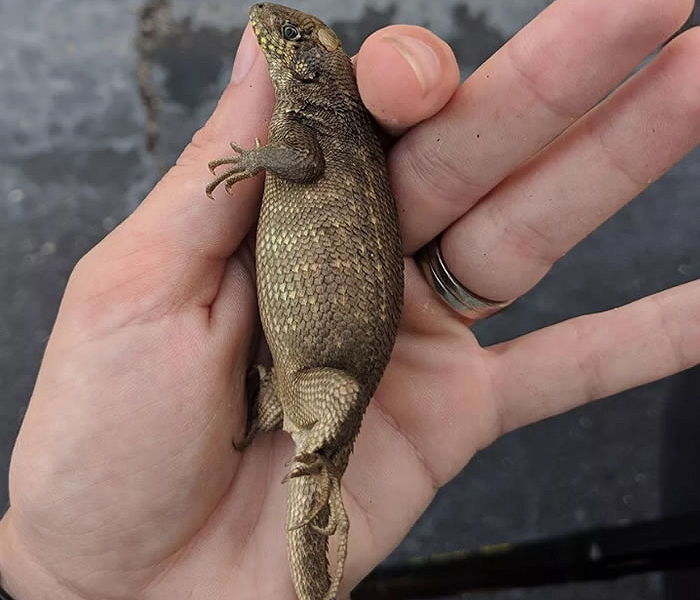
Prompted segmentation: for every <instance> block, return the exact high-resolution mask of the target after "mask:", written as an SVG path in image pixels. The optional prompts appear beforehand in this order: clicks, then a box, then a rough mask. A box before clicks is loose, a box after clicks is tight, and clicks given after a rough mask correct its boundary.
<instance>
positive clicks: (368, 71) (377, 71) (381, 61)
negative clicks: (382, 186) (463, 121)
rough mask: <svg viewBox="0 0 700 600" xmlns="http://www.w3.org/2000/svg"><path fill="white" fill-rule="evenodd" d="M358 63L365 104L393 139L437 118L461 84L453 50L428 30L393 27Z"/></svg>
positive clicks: (377, 36) (372, 41)
mask: <svg viewBox="0 0 700 600" xmlns="http://www.w3.org/2000/svg"><path fill="white" fill-rule="evenodd" d="M355 64H356V68H355V70H356V74H357V85H358V88H359V90H360V95H361V96H362V101H363V102H364V104H365V106H366V107H367V108H368V109H369V110H370V112H371V113H372V114H373V115H374V117H375V119H376V120H377V121H378V122H379V124H380V125H381V126H382V127H384V129H386V130H387V131H389V132H390V133H392V134H393V135H398V134H400V133H401V132H402V131H403V130H405V129H407V128H408V127H412V126H414V125H416V124H417V123H420V122H421V121H423V120H425V119H427V118H429V117H431V116H433V115H434V114H435V113H437V112H438V111H439V110H440V109H441V108H442V107H443V106H444V105H445V104H446V103H447V101H448V100H449V99H450V97H451V96H452V94H454V92H455V90H456V89H457V86H458V85H459V66H458V65H457V60H456V59H455V56H454V53H453V52H452V49H451V48H450V47H449V46H448V45H447V44H446V43H445V42H443V41H442V40H441V39H440V38H439V37H437V36H436V35H435V34H434V33H432V32H430V31H428V30H427V29H425V28H423V27H416V26H413V25H392V26H390V27H385V28H384V29H381V30H379V31H377V32H375V33H373V34H372V35H370V36H369V37H368V38H367V39H366V40H365V42H364V44H362V47H361V48H360V51H359V53H358V55H357V57H356V61H355ZM399 90H400V91H399Z"/></svg>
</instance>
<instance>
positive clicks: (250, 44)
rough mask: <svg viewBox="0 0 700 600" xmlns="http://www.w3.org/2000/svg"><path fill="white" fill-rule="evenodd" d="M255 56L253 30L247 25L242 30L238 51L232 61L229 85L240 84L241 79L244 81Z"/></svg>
mask: <svg viewBox="0 0 700 600" xmlns="http://www.w3.org/2000/svg"><path fill="white" fill-rule="evenodd" d="M257 56H258V43H257V41H256V40H255V36H254V35H253V29H252V28H251V26H250V25H247V26H246V28H245V29H244V30H243V35H242V36H241V42H240V44H238V51H237V52H236V58H235V60H234V61H233V70H232V71H231V83H234V84H235V83H240V82H241V81H243V79H245V77H246V75H248V73H249V72H250V69H251V67H252V66H253V63H254V62H255V59H256V58H257Z"/></svg>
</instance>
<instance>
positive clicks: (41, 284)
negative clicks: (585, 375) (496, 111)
mask: <svg viewBox="0 0 700 600" xmlns="http://www.w3.org/2000/svg"><path fill="white" fill-rule="evenodd" d="M248 4H249V3H248V2H242V1H240V0H226V1H221V0H198V1H195V0H172V1H167V0H159V1H154V0H141V1H137V0H122V1H121V2H113V1H112V0H26V1H23V2H13V1H12V0H0V15H1V17H0V82H1V83H0V107H2V109H0V140H2V143H0V390H1V394H2V396H1V398H2V400H1V401H0V505H5V504H6V502H7V485H6V479H7V477H6V474H7V468H8V465H9V460H10V453H11V448H12V445H13V442H14V438H15V436H16V433H17V430H18V427H19V424H20V422H21V419H22V415H23V412H24V410H25V407H26V404H27V401H28V399H29V396H30V394H31V391H32V386H33V381H34V378H35V376H36V372H37V369H38V366H39V362H40V359H41V355H42V351H43V348H44V345H45V343H46V340H47V338H48V335H49V332H50V330H51V326H52V323H53V320H54V318H55V314H56V310H57V307H58V303H59V300H60V298H61V294H62V290H63V288H64V285H65V282H66V279H67V277H68V275H69V273H70V271H71V269H72V267H73V265H74V264H75V262H76V261H77V260H78V259H79V258H80V257H81V256H82V255H83V254H84V253H85V252H86V251H87V250H89V249H90V248H91V247H92V246H93V245H94V244H96V243H97V242H98V241H99V240H100V239H101V238H102V237H103V236H104V235H105V234H106V233H108V232H109V231H110V230H111V229H113V228H114V227H115V225H116V224H117V223H119V222H120V221H121V220H122V219H124V217H125V216H126V215H128V214H129V213H130V212H131V211H132V210H133V209H134V208H135V207H136V206H137V204H138V203H139V202H140V200H141V199H142V198H143V196H144V195H145V194H146V193H147V192H148V190H149V189H150V188H151V187H152V185H153V184H154V182H155V181H156V180H157V178H158V177H159V175H160V174H161V172H162V170H163V169H164V168H165V167H166V166H167V165H169V164H170V163H171V162H172V161H174V159H175V158H176V156H177V155H178V153H179V152H180V151H181V149H182V148H183V146H184V145H185V144H186V143H187V142H188V141H189V139H190V137H191V136H192V134H193V133H194V131H195V130H196V129H197V128H198V127H199V126H200V125H201V124H202V123H203V122H204V120H205V119H206V117H207V116H208V115H209V113H210V112H211V110H212V109H213V107H214V104H215V101H216V99H217V98H218V95H219V94H220V92H221V90H222V89H223V87H224V85H225V83H226V81H227V79H228V77H229V74H230V68H231V62H232V59H233V55H234V52H235V48H236V45H237V43H238V39H239V36H240V34H241V32H242V29H243V26H244V24H245V22H246V18H247V6H248ZM547 4H548V2H547V1H546V0H440V1H431V0H401V1H400V2H399V1H398V0H375V1H372V2H370V1H369V0H343V1H342V2H339V1H338V2H333V1H328V0H297V2H296V3H295V5H296V6H297V7H299V8H301V9H304V10H308V11H310V12H315V13H316V14H318V15H319V16H321V17H322V18H323V19H324V20H326V21H328V22H329V23H330V24H331V25H332V26H333V27H334V28H335V29H336V31H338V32H339V34H340V35H341V37H342V38H343V40H344V43H345V46H346V49H347V50H348V51H349V52H355V51H356V50H357V48H358V47H359V44H360V43H361V41H362V40H363V39H364V38H365V37H366V36H367V35H368V34H369V33H371V32H372V31H374V30H375V29H377V28H380V27H382V26H384V25H387V24H389V23H396V22H403V23H413V24H418V25H425V26H427V27H429V28H431V29H432V30H433V31H435V32H436V33H437V34H439V35H440V36H442V37H443V38H444V39H446V40H447V41H448V42H449V43H450V44H451V45H452V48H453V49H454V51H455V53H456V55H457V58H458V60H459V61H460V65H461V69H462V73H463V75H464V76H467V75H468V74H469V73H470V72H471V71H472V70H474V68H475V67H476V66H478V65H479V64H480V63H481V62H482V61H483V60H484V59H485V58H486V57H488V56H489V55H490V54H491V53H492V52H494V50H496V49H497V48H498V47H499V46H501V45H502V44H503V43H504V42H505V41H506V40H508V39H509V38H510V37H511V36H512V35H513V34H514V33H516V32H517V31H518V29H520V28H521V27H522V26H523V25H525V24H526V23H527V22H528V21H529V20H530V19H531V18H532V17H534V16H535V15H536V14H537V13H538V12H539V11H540V10H542V9H543V8H544V7H545V6H546V5H547ZM699 22H700V10H699V9H698V8H697V7H696V9H695V13H694V16H693V17H692V18H691V23H695V24H698V23H699ZM689 25H690V24H689ZM699 200H700V151H699V150H697V149H696V151H695V152H694V153H692V154H691V155H690V156H688V157H687V158H686V159H685V160H683V161H682V162H681V163H680V164H678V165H677V166H676V167H675V168H674V169H673V170H672V171H671V172H670V173H668V174H667V175H666V176H665V177H663V178H662V179H661V180H660V181H659V182H657V183H655V184H654V185H653V186H652V187H651V188H650V189H649V190H648V191H647V192H645V193H644V194H642V195H641V196H640V197H639V198H637V199H636V200H635V201H634V202H633V203H631V204H630V205H629V206H628V207H627V208H625V209H623V210H622V211H620V213H618V214H617V215H616V216H615V217H614V218H613V219H611V220H610V221H609V222H607V223H606V224H605V225H604V226H603V227H601V228H600V229H599V230H598V231H597V232H595V233H594V234H593V235H591V236H590V237H589V238H588V239H587V240H585V241H584V242H583V243H581V244H580V245H579V246H578V247H577V248H575V249H574V250H573V252H571V253H570V254H569V256H567V257H566V258H565V259H563V260H562V261H560V262H559V263H558V264H557V265H556V266H555V268H554V269H553V270H552V272H551V274H550V275H549V276H548V277H547V278H546V279H545V280H544V281H543V282H542V283H541V284H540V285H539V286H538V287H537V288H536V289H535V290H534V291H532V292H531V293H529V294H528V295H527V296H526V297H525V298H523V299H522V300H521V301H519V302H518V303H517V304H515V305H514V306H512V307H511V308H509V309H508V310H507V311H505V312H504V313H502V314H500V315H497V316H496V317H494V318H492V319H490V320H488V321H486V322H485V323H482V324H481V325H480V326H479V327H478V330H477V334H478V336H479V338H480V339H481V341H482V342H483V343H484V344H489V343H493V342H496V341H501V340H505V339H508V338H512V337H514V336H517V335H519V334H522V333H525V332H527V331H531V330H533V329H537V328H539V327H542V326H545V325H549V324H552V323H555V322H558V321H560V320H562V319H566V318H569V317H572V316H575V315H579V314H583V313H589V312H595V311H601V310H606V309H609V308H612V307H614V306H618V305H621V304H625V303H628V302H631V301H634V300H636V299H638V298H640V297H642V296H645V295H648V294H651V293H654V292H658V291H660V290H662V289H665V288H667V287H669V286H674V285H678V284H681V283H684V282H687V281H691V280H693V279H696V278H698V277H700V235H699V229H700V227H699V225H700V201H699ZM699 401H700V370H699V369H698V368H697V367H696V368H695V369H693V370H691V371H688V372H686V373H683V374H680V375H678V376H676V377H673V378H670V379H666V380H664V381H660V382H657V383H655V384H652V385H649V386H645V387H643V388H640V389H636V390H633V391H630V392H628V393H626V394H622V395H619V396H617V397H614V398H610V399H607V400H604V401H601V402H599V403H596V404H593V405H590V406H586V407H584V408H581V409H579V410H576V411H574V412H571V413H569V414H566V415H562V416H560V417H557V418H554V419H550V420H548V421H545V422H542V423H539V424H537V425H534V426H531V427H528V428H526V429H523V430H520V431H517V432H514V433H511V434H509V435H507V436H506V437H505V438H503V439H502V440H500V441H499V442H498V443H496V444H494V445H493V446H492V447H490V448H488V449H487V450H485V451H483V452H482V453H480V454H479V455H478V456H477V457H476V458H475V459H474V460H473V461H472V462H471V463H470V464H469V465H468V466H467V467H466V468H465V469H464V471H463V472H462V473H461V474H460V475H459V476H458V477H457V478H456V479H455V480H454V481H452V482H451V483H450V484H448V485H447V486H446V487H445V488H444V489H443V490H441V492H440V493H439V494H438V497H437V499H436V500H435V502H434V503H433V505H432V506H431V508H430V509H429V510H428V512H427V513H426V514H425V515H424V516H423V518H422V519H421V520H420V521H419V522H418V523H417V525H416V526H415V527H414V529H413V531H412V532H411V534H410V535H409V536H408V538H407V539H406V540H405V541H404V542H403V544H402V545H401V546H400V547H399V548H398V549H397V550H396V552H395V553H394V554H393V555H392V556H391V557H390V558H389V561H390V562H396V561H399V560H402V559H405V558H407V557H409V556H413V555H418V554H426V553H433V552H446V551H451V550H456V549H459V548H474V547H478V546H482V545H484V544H492V543H499V542H504V541H522V540H530V539H535V538H543V537H550V536H555V535H560V534H565V533H568V532H571V531H575V530H579V529H583V528H589V527H596V526H603V525H616V524H622V523H626V522H634V521H639V520H643V519H653V518H656V517H659V516H661V515H673V514H683V513H684V512H689V511H692V510H698V509H700V441H699V438H700V436H699V435H698V432H699V431H700V415H699V413H700V405H699V404H698V402H699ZM57 418H60V415H57ZM692 578H693V574H684V575H683V574H682V575H677V576H674V577H673V578H670V579H667V580H664V578H663V577H662V576H660V575H644V576H635V577H630V578H625V579H622V580H619V581H614V582H605V583H586V584H573V585H568V586H562V587H549V588H537V589H533V590H518V589H516V590H509V591H502V592H496V593H489V594H487V593H483V594H476V595H473V596H470V597H473V598H477V599H482V598H483V599H484V600H486V599H493V600H495V599H498V600H505V599H520V598H522V599H531V598H539V599H544V600H549V599H554V598H556V599H558V600H578V599H583V598H616V599H618V600H627V599H635V600H659V599H662V598H665V599H667V600H668V599H671V598H673V599H674V600H677V599H679V598H683V599H685V598H697V597H698V593H697V591H696V590H697V589H698V588H697V583H696V584H693V586H691V584H690V582H691V580H692ZM689 589H693V590H694V591H693V592H692V594H691V595H686V592H685V591H684V590H689ZM687 594H690V592H687Z"/></svg>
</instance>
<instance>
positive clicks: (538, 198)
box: [441, 28, 700, 300]
mask: <svg viewBox="0 0 700 600" xmlns="http://www.w3.org/2000/svg"><path fill="white" fill-rule="evenodd" d="M698 56H700V28H695V29H692V30H690V31H688V32H686V33H685V34H683V35H681V36H679V37H678V38H676V39H675V40H674V41H672V42H671V43H670V44H669V45H668V46H666V47H665V48H664V49H663V51H662V52H661V53H660V55H659V56H658V57H657V58H656V60H654V61H653V62H652V63H651V64H650V65H649V66H648V67H647V68H645V69H644V70H642V71H641V72H640V73H638V74H637V75H636V76H635V77H634V78H632V79H631V80H630V81H628V82H627V83H626V84H624V85H623V86H622V87H621V88H620V89H618V90H617V91H616V92H615V93H614V94H613V95H612V96H611V97H610V98H609V99H608V100H607V101H606V102H605V103H603V104H601V105H600V106H598V107H597V108H596V109H595V110H593V111H592V112H591V113H589V114H588V115H586V116H585V117H584V118H583V119H581V120H580V121H579V122H578V123H577V124H576V125H574V126H573V127H572V128H570V129H569V130H568V131H567V132H566V133H565V134H564V135H562V136H561V137H560V138H558V139H557V140H556V141H555V142H554V143H553V144H552V145H551V146H550V147H549V148H547V149H546V150H545V151H544V152H542V153H541V154H540V155H539V156H538V157H537V158H535V159H534V160H532V161H530V162H529V163H528V164H527V165H526V166H525V167H524V168H523V169H521V170H520V171H519V172H518V173H516V174H515V175H514V176H513V177H510V178H509V179H507V180H506V181H504V182H503V183H502V184H501V185H499V186H498V187H497V188H496V189H495V190H493V192H491V193H490V194H489V195H488V196H487V198H486V201H485V202H481V203H479V204H478V205H477V206H476V207H474V209H473V210H471V211H469V212H468V213H467V214H466V215H465V216H464V217H462V218H461V219H460V220H459V221H458V222H457V223H455V224H454V225H453V226H452V227H450V228H449V229H448V230H447V231H446V232H445V234H444V236H443V238H442V240H441V248H442V252H443V255H444V257H445V262H446V263H447V264H448V265H449V266H450V270H451V271H452V273H453V274H454V275H455V276H456V277H457V279H459V281H460V282H461V283H462V284H464V285H465V286H466V287H467V288H468V289H470V290H472V291H474V292H475V293H477V294H479V295H482V296H485V297H487V298H493V299H501V300H505V299H510V298H515V297H518V296H520V295H522V294H524V293H525V292H526V291H527V290H529V289H530V288H531V287H533V286H534V285H535V284H536V283H537V282H538V281H539V280H540V279H541V278H542V277H544V275H545V274H546V273H547V271H548V270H549V269H550V267H551V266H552V265H553V264H554V263H555V262H556V261H557V260H558V259H559V258H561V257H562V256H563V255H564V254H566V253H567V252H568V251H569V250H570V249H571V248H572V247H573V246H574V245H576V244H577V243H578V242H579V241H581V240H582V239H583V238H584V237H586V236H587V235H588V234H589V233H590V232H591V231H593V230H594V229H595V228H596V227H598V226H599V225H600V224H601V223H602V222H603V221H605V220H606V219H608V218H609V217H610V216H611V215H612V214H614V213H615V212H616V211H617V210H619V209H620V208H622V207H623V206H624V205H625V204H626V203H627V202H629V201H630V200H632V199H633V198H634V197H635V196H637V195H638V194H639V193H640V192H641V191H642V190H644V189H645V188H646V187H647V186H648V185H649V184H650V183H651V182H652V181H654V180H655V179H657V178H658V177H660V176H661V174H663V173H664V172H665V171H667V170H668V169H670V168H671V167H672V166H673V165H674V164H675V163H676V162H677V161H678V160H680V159H681V158H682V157H683V156H684V155H685V154H686V153H688V152H690V151H691V150H692V149H693V148H694V147H695V146H696V145H697V144H698V143H700V68H699V66H700V61H698Z"/></svg>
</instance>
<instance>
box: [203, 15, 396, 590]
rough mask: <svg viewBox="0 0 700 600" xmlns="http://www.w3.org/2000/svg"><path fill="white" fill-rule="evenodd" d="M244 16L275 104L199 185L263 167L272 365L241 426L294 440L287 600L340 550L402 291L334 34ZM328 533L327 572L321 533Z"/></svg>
mask: <svg viewBox="0 0 700 600" xmlns="http://www.w3.org/2000/svg"><path fill="white" fill-rule="evenodd" d="M250 23H251V25H252V27H253V30H254V32H255V35H256V37H257V39H258V43H259V45H260V47H261V48H262V51H263V53H264V54H265V56H266V58H267V62H268V66H269V72H270V76H271V79H272V83H273V85H274V89H275V96H276V106H275V110H274V113H273V116H272V120H271V123H270V130H269V140H268V142H267V144H265V145H261V144H260V141H259V140H256V144H255V148H252V149H249V150H246V149H243V148H241V147H240V146H238V145H236V144H231V146H232V148H233V149H234V151H235V153H236V154H235V155H234V156H230V157H227V158H222V159H219V160H215V161H212V162H211V163H210V164H209V167H210V169H211V170H212V172H214V171H215V169H217V168H218V167H221V166H223V165H228V169H227V170H226V172H224V173H222V174H221V175H219V176H218V177H216V179H215V180H214V181H212V182H211V184H210V185H209V186H208V187H207V193H208V194H209V195H211V193H212V191H213V190H214V189H215V188H216V187H217V186H218V185H220V184H221V183H224V184H225V186H226V188H227V189H229V188H230V187H231V186H232V185H234V184H235V183H236V182H238V181H240V180H242V179H245V178H247V177H251V176H253V175H255V174H256V173H258V172H260V171H263V170H264V171H265V172H266V180H265V191H264V194H263V200H262V207H261V212H260V218H259V222H258V230H257V240H256V269H257V291H258V302H259V306H260V315H261V321H262V326H263V330H264V332H265V336H266V338H267V342H268V344H269V346H270V350H271V352H272V358H273V366H272V368H271V369H269V370H266V369H264V368H263V367H259V368H258V370H259V373H260V375H261V376H260V384H259V392H258V395H257V399H256V402H255V403H254V406H253V407H252V409H253V411H254V412H253V415H254V418H253V420H252V425H251V430H250V432H249V434H248V436H247V438H246V440H247V441H248V440H250V439H251V436H252V435H254V434H255V433H256V432H259V431H272V430H274V429H278V428H280V427H282V428H283V429H284V430H285V431H287V432H289V433H290V434H291V436H292V438H293V440H294V444H295V455H294V465H293V467H292V469H291V471H290V474H289V475H288V477H287V478H286V479H288V481H289V499H288V510H287V525H288V549H289V560H290V566H291V572H292V579H293V582H294V587H295V589H296V592H297V595H298V596H299V598H300V600H321V599H327V600H330V599H332V598H335V597H336V594H337V591H338V585H339V582H340V579H341V577H342V573H343V569H344V564H345V556H346V552H347V535H348V526H349V524H348V518H347V515H346V512H345V508H344V506H343V501H342V498H341V486H340V479H341V477H342V475H343V473H344V472H345V469H346V467H347V464H348V459H349V456H350V452H351V451H352V446H353V443H354V441H355V438H356V436H357V434H358V431H359V429H360V424H361V421H362V416H363V414H364V412H365V410H366V408H367V405H368V403H369V400H370V398H371V396H372V394H373V393H374V391H375V389H376V387H377V385H378V383H379V380H380V378H381V376H382V373H383V371H384V368H385V366H386V364H387V362H388V360H389V355H390V353H391V349H392V347H393V344H394V339H395V337H396V331H397V327H398V322H399V317H400V313H401V303H402V297H403V259H402V248H401V241H400V237H399V228H398V221H397V213H396V207H395V203H394V199H393V196H392V194H391V190H390V188H389V183H388V179H387V173H386V167H385V157H384V153H383V150H382V148H381V146H380V143H379V140H378V138H377V134H376V130H375V124H374V121H373V120H372V118H371V116H370V114H369V112H368V111H367V109H366V108H365V107H364V106H363V104H362V102H361V100H360V97H359V93H358V90H357V86H356V83H355V77H354V73H353V67H352V63H351V61H350V59H349V58H348V56H347V54H346V53H345V52H344V51H343V49H342V47H341V45H340V41H339V40H338V37H337V35H336V34H335V33H334V32H333V31H332V30H331V29H330V28H329V27H328V26H326V25H325V24H324V23H323V22H321V21H320V20H319V19H317V18H316V17H313V16H311V15H308V14H305V13H302V12H300V11H297V10H293V9H290V8H286V7H284V6H280V5H277V4H270V3H262V4H255V5H254V6H253V7H252V8H251V11H250ZM334 534H337V536H338V547H337V559H336V563H337V564H336V568H335V569H334V572H333V575H332V576H330V575H329V572H328V561H327V551H328V537H329V536H331V535H334Z"/></svg>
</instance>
